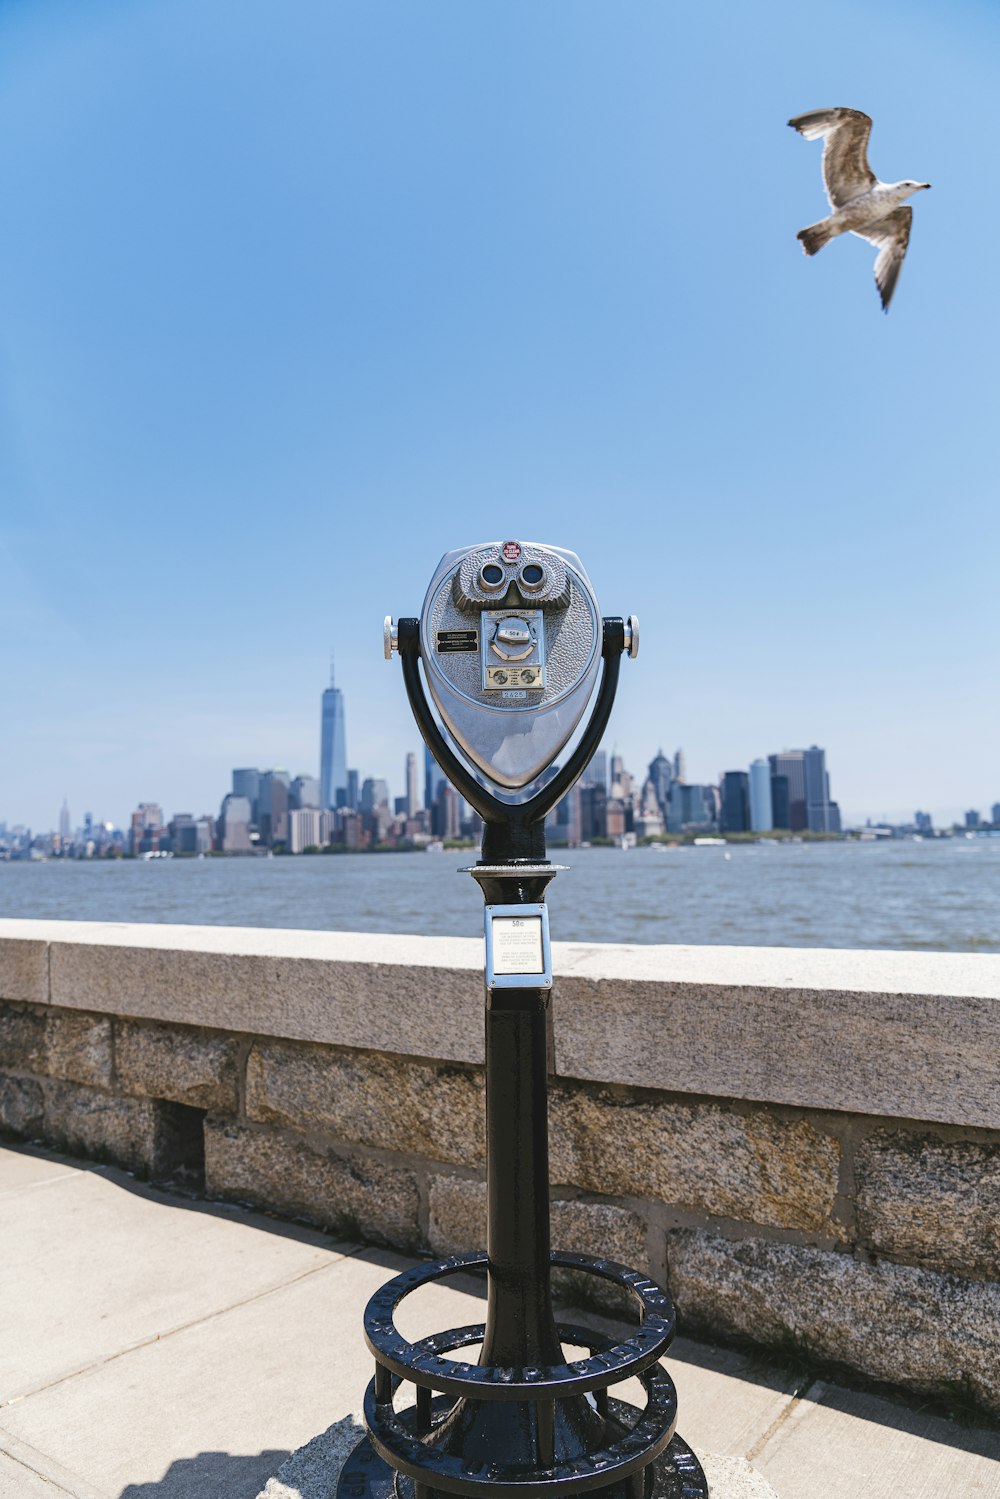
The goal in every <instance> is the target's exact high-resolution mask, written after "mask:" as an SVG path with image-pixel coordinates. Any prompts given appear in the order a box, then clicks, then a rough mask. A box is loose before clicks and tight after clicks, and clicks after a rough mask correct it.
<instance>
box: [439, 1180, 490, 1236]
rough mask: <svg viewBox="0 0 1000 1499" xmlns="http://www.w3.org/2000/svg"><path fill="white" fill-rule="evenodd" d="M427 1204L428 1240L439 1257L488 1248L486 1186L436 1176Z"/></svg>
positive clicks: (474, 1182)
mask: <svg viewBox="0 0 1000 1499" xmlns="http://www.w3.org/2000/svg"><path fill="white" fill-rule="evenodd" d="M427 1200H428V1208H429V1218H428V1229H427V1238H428V1242H429V1243H430V1246H431V1249H432V1250H433V1251H434V1253H435V1254H437V1255H446V1254H471V1253H472V1252H473V1251H475V1250H479V1249H485V1248H486V1183H485V1182H483V1181H470V1180H469V1179H468V1178H467V1177H464V1176H432V1177H431V1178H430V1179H429V1181H428V1193H427Z"/></svg>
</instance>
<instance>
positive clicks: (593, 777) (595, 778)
mask: <svg viewBox="0 0 1000 1499" xmlns="http://www.w3.org/2000/svg"><path fill="white" fill-rule="evenodd" d="M579 785H580V786H582V787H587V786H601V787H603V788H604V790H605V791H607V789H608V757H607V754H606V753H605V751H604V750H598V751H597V753H596V755H595V756H594V758H593V759H592V760H591V762H590V764H589V765H588V766H587V768H586V770H585V771H584V772H583V775H582V776H581V777H580V780H579Z"/></svg>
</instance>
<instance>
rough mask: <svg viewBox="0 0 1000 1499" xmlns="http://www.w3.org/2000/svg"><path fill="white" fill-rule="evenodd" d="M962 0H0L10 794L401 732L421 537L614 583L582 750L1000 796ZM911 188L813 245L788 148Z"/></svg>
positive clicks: (205, 799)
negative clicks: (607, 692) (802, 243)
mask: <svg viewBox="0 0 1000 1499" xmlns="http://www.w3.org/2000/svg"><path fill="white" fill-rule="evenodd" d="M998 43H1000V12H998V10H997V8H996V7H995V6H993V5H990V4H986V3H971V0H959V3H951V4H947V5H945V4H928V3H923V4H920V3H910V4H905V5H904V4H895V3H885V0H883V3H875V4H872V3H865V4H850V3H841V4H838V5H836V6H835V7H833V8H831V7H827V8H826V9H825V10H817V9H816V8H814V7H813V8H810V7H804V6H802V5H801V4H800V3H795V4H792V3H776V4H770V5H764V6H748V5H745V4H742V3H718V4H716V5H714V6H711V7H708V6H681V5H679V4H672V3H663V0H660V3H650V4H646V3H629V0H625V3H615V4H611V3H602V4H594V3H588V0H541V3H539V0H531V3H525V4H521V3H516V0H503V3H493V0H479V3H468V0H450V3H434V0H426V3H420V4H412V3H409V0H407V3H379V0H364V3H351V4H346V3H337V0H296V3H294V4H286V5H276V4H273V3H261V0H239V3H236V0H214V3H212V4H211V5H205V4H204V3H203V0H139V3H136V0H90V3H88V4H87V5H86V6H81V5H80V4H78V3H77V0H3V3H2V4H0V195H2V201H3V204H4V210H5V211H4V218H5V228H4V232H3V235H2V236H0V288H2V295H3V316H2V318H0V720H2V734H0V819H3V818H6V819H7V820H8V821H20V820H23V821H28V822H30V823H31V824H32V825H34V826H36V827H48V826H51V825H53V824H54V823H55V821H56V818H57V814H58V808H59V804H60V802H61V800H62V798H63V796H64V795H66V796H68V798H69V801H70V806H71V809H72V811H73V814H74V820H78V819H79V818H81V817H82V814H83V811H84V810H85V809H89V810H91V811H92V812H93V813H94V815H95V816H100V817H104V818H111V819H113V820H115V821H121V820H123V819H125V818H126V817H127V815H128V812H129V811H130V809H131V807H132V806H134V805H135V804H136V802H137V801H139V800H158V801H161V802H162V803H163V804H164V807H165V810H166V811H167V813H168V814H170V813H171V812H173V811H174V810H179V809H183V810H189V811H193V812H194V813H196V814H197V813H200V812H202V811H204V810H214V809H215V808H216V807H217V805H218V801H219V798H220V797H221V795H222V794H223V792H224V791H225V790H226V789H227V783H228V774H229V769H230V767H231V766H233V765H237V764H259V765H262V766H266V765H271V764H277V765H283V766H286V767H288V768H289V769H290V770H291V771H292V772H293V773H295V772H297V771H300V770H315V769H316V768H317V759H318V740H319V692H320V690H321V688H322V687H323V685H324V684H325V681H326V678H327V671H328V659H329V654H330V652H331V650H335V651H336V655H337V673H338V681H339V682H340V685H341V686H342V687H343V688H344V691H345V694H346V697H347V709H348V749H349V760H350V762H351V763H352V764H355V765H358V766H359V767H361V769H362V771H363V772H365V773H371V774H379V775H385V776H387V777H388V778H389V780H390V783H391V785H392V786H393V788H394V789H395V790H396V791H397V792H398V791H401V790H402V758H403V754H404V752H405V750H406V749H407V748H410V747H414V748H415V747H416V732H415V730H414V729H413V728H412V725H411V723H410V720H409V717H408V713H407V710H406V708H405V699H404V694H403V688H402V682H401V677H400V673H399V671H398V667H397V666H395V665H394V666H393V667H389V666H386V665H385V664H384V663H383V661H382V659H381V641H380V635H381V619H382V615H383V614H384V613H385V612H391V613H392V614H394V615H398V614H401V613H415V612H417V610H418V609H419V605H420V602H421V599H422V596H423V590H424V587H425V584H426V582H427V580H428V578H429V576H430V573H431V571H432V569H433V567H434V564H435V563H436V561H437V559H438V557H439V556H440V555H441V554H442V552H444V551H445V550H447V549H448V548H450V547H451V546H453V545H462V544H465V543H467V542H475V541H481V540H489V539H494V538H497V537H500V536H507V535H516V536H522V537H529V538H537V539H541V540H548V541H552V542H556V543H558V544H561V545H566V546H570V547H573V548H574V549H576V550H577V551H578V552H579V553H580V555H581V556H582V557H583V559H584V561H585V563H586V564H587V566H588V568H589V570H590V572H591V576H592V578H593V581H594V583H595V585H596V588H597V591H598V596H599V598H600V600H601V603H602V606H603V608H604V609H605V611H606V612H608V613H611V612H621V613H628V612H630V611H634V612H637V613H638V614H639V616H640V618H641V620H642V626H643V647H642V654H641V655H640V657H639V660H638V661H637V662H636V663H635V664H634V665H633V664H631V663H629V664H628V666H627V669H626V670H625V671H624V672H623V685H622V690H621V694H620V702H619V705H618V707H617V708H616V712H615V717H614V720H613V737H614V739H615V740H616V741H617V743H618V746H619V748H620V749H621V750H622V751H623V752H624V753H625V754H626V756H627V758H628V760H629V761H630V762H631V763H632V765H633V767H638V766H639V765H640V764H642V763H644V762H645V761H647V760H648V759H649V758H651V756H652V755H653V754H654V753H655V751H656V749H657V747H658V746H659V745H660V744H661V743H662V744H663V745H664V747H666V748H667V749H669V750H672V749H673V748H675V747H676V746H677V745H679V744H681V745H683V746H684V748H685V751H686V753H687V763H688V773H689V776H690V777H691V778H692V779H710V778H714V777H715V775H716V774H717V773H718V772H719V771H721V770H725V769H731V768H739V767H742V766H745V765H746V764H747V763H748V762H749V760H750V759H752V758H753V757H755V756H756V755H758V754H766V753H767V752H769V751H772V750H776V749H781V748H783V747H797V746H801V745H805V744H809V743H813V742H817V743H820V744H823V745H825V746H826V747H827V750H828V754H829V763H830V767H831V772H832V778H833V789H834V794H835V795H837V796H838V797H839V800H840V802H841V804H842V806H843V808H844V809H845V811H846V812H847V813H848V814H849V815H853V816H858V815H865V814H868V813H872V814H880V813H883V812H888V813H890V814H904V813H905V814H909V813H911V812H912V811H913V810H914V808H916V807H918V806H919V807H922V808H923V807H927V808H930V809H931V810H934V811H935V812H937V813H939V814H945V813H947V814H949V815H951V814H954V813H957V812H959V811H961V810H962V809H963V808H965V807H968V806H977V807H980V808H981V809H982V810H984V811H985V810H987V809H988V805H989V804H990V803H991V802H993V801H995V800H998V799H1000V763H998V755H997V737H998V736H997V729H998V708H997V702H998V692H997V688H998V682H997V667H996V660H997V644H998V630H997V610H996V603H995V599H996V575H997V563H998V558H1000V527H998V521H997V489H998V486H997V478H996V470H997V435H996V433H997V421H996V414H997V407H998V395H1000V389H998V386H1000V376H998V360H997V354H996V345H997V333H998V311H1000V305H998V303H1000V293H998V278H997V276H996V269H995V267H996V249H995V245H996V242H997V238H998V235H1000V224H998V212H1000V210H998V202H1000V194H998V183H997V173H996V161H997V159H998V147H1000V142H998V140H997V129H996V124H995V119H994V110H995V104H994V101H995V98H996V97H997V93H998V89H1000V61H998V59H1000V46H998ZM829 104H847V105H852V106H855V107H858V108H862V109H865V110H867V111H868V113H869V114H871V115H872V116H873V118H874V120H875V127H874V131H873V137H872V146H871V155H872V163H873V166H874V168H875V170H876V172H878V173H879V175H881V176H882V177H883V178H886V179H890V180H891V179H894V178H898V177H915V178H917V179H918V180H927V181H930V182H931V183H932V184H933V191H932V192H930V193H927V194H921V195H920V196H919V197H918V198H917V199H916V200H915V221H914V230H913V237H912V241H911V245H910V251H909V255H908V257H907V262H906V265H905V267H904V270H903V273H902V276H901V279H900V284H899V288H898V291H897V293H896V300H895V302H894V304H893V307H892V311H891V313H890V314H889V316H888V317H885V316H883V315H882V313H881V311H880V309H879V304H878V298H877V294H876V291H875V287H874V283H873V281H872V263H873V252H872V251H871V249H870V248H869V247H868V246H867V245H864V244H862V243H861V242H860V241H858V240H854V239H850V240H848V239H843V240H839V241H837V242H835V243H834V244H832V245H831V246H830V247H829V248H828V249H826V250H824V251H823V253H822V254H821V255H820V256H818V257H816V258H815V259H813V260H809V261H807V260H806V259H805V257H804V256H803V255H802V254H801V253H800V250H799V246H798V245H797V243H796V241H795V233H796V230H798V229H799V228H800V227H802V226H803V225H804V224H807V223H810V222H812V221H814V220H815V219H817V218H819V217H821V216H822V215H823V213H824V212H825V198H824V197H823V194H822V187H821V179H820V155H821V151H820V147H819V145H818V144H809V143H807V142H805V141H803V140H802V139H801V138H800V137H799V136H797V135H796V134H795V133H794V132H793V131H791V130H788V129H787V128H786V125H785V121H786V120H787V118H788V116H789V115H791V114H794V113H798V112H800V111H802V110H806V109H811V108H817V107H820V106H823V105H829Z"/></svg>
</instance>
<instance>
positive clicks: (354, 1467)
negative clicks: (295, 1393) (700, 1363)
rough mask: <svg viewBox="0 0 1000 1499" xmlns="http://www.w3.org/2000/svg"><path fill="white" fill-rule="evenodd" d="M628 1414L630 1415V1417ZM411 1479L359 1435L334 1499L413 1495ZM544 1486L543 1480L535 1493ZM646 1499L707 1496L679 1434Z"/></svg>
mask: <svg viewBox="0 0 1000 1499" xmlns="http://www.w3.org/2000/svg"><path fill="white" fill-rule="evenodd" d="M608 1413H609V1415H611V1416H612V1417H617V1419H618V1420H619V1421H621V1422H622V1424H623V1425H631V1421H632V1420H633V1419H634V1418H635V1416H636V1414H637V1412H636V1410H635V1407H634V1406H631V1405H626V1404H625V1403H624V1402H623V1401H621V1400H609V1401H608ZM630 1418H631V1419H630ZM413 1490H414V1485H413V1480H412V1479H410V1478H405V1477H404V1476H403V1475H402V1474H401V1473H397V1472H396V1470H395V1469H394V1468H392V1467H390V1466H389V1464H388V1463H387V1462H384V1461H383V1460H382V1458H380V1457H379V1455H378V1453H377V1452H376V1451H375V1450H374V1448H373V1447H372V1444H371V1440H370V1438H369V1437H367V1436H365V1437H362V1439H361V1441H360V1442H359V1443H358V1445H357V1446H356V1447H355V1448H354V1450H353V1452H352V1453H351V1454H350V1456H349V1457H348V1459H347V1461H346V1462H345V1464H344V1466H343V1469H342V1471H341V1474H340V1480H339V1482H338V1484H337V1493H336V1499H413ZM544 1490H545V1483H544V1480H543V1481H542V1482H540V1483H539V1485H538V1493H539V1494H542V1493H544ZM629 1492H631V1490H630V1486H629V1484H628V1482H627V1481H626V1482H625V1483H623V1484H619V1485H616V1487H615V1488H614V1489H611V1490H597V1491H595V1490H593V1489H592V1490H591V1491H590V1493H589V1494H588V1495H587V1499H602V1494H619V1493H621V1494H625V1493H629ZM645 1499H710V1496H709V1492H708V1480H707V1479H706V1477H705V1474H704V1472H703V1471H702V1466H701V1463H700V1462H699V1461H698V1459H697V1458H696V1457H695V1455H694V1453H693V1452H692V1451H691V1448H690V1447H689V1446H688V1445H687V1443H686V1442H684V1441H682V1440H681V1438H680V1437H679V1436H675V1437H673V1438H672V1439H671V1442H670V1445H669V1446H668V1448H667V1450H666V1452H665V1453H664V1454H663V1456H662V1457H660V1458H658V1459H657V1460H656V1462H655V1463H653V1464H652V1483H650V1481H649V1470H648V1469H647V1478H646V1492H645Z"/></svg>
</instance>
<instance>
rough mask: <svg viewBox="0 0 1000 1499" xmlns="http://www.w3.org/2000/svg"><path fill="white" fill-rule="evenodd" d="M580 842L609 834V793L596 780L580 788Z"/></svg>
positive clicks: (588, 841) (587, 841) (586, 841)
mask: <svg viewBox="0 0 1000 1499" xmlns="http://www.w3.org/2000/svg"><path fill="white" fill-rule="evenodd" d="M579 789H580V842H581V843H590V842H591V841H592V840H593V839H594V838H606V837H607V836H608V793H607V791H606V790H605V788H604V786H602V785H599V784H597V783H596V782H595V783H594V784H593V785H590V786H581V787H580V788H579Z"/></svg>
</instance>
